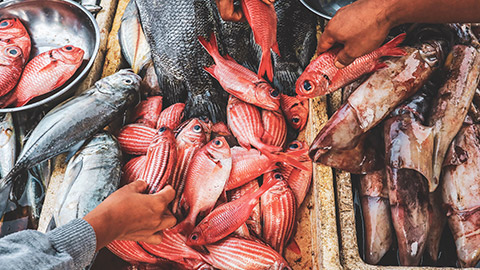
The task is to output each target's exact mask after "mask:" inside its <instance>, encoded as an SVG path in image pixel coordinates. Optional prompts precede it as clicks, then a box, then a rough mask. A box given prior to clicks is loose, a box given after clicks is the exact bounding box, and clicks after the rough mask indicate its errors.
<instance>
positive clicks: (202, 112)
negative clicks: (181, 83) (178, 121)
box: [185, 89, 226, 123]
mask: <svg viewBox="0 0 480 270" xmlns="http://www.w3.org/2000/svg"><path fill="white" fill-rule="evenodd" d="M212 90H213V89H212ZM225 107H226V100H224V99H223V98H222V97H221V96H220V95H219V94H218V93H216V92H213V91H209V90H206V91H205V93H203V94H199V95H194V94H193V93H192V92H189V93H188V98H187V102H186V103H185V115H186V116H187V117H188V118H194V117H204V116H206V117H208V118H209V119H211V120H212V122H214V123H216V122H219V121H225V120H226V117H225V110H224V109H222V108H225Z"/></svg>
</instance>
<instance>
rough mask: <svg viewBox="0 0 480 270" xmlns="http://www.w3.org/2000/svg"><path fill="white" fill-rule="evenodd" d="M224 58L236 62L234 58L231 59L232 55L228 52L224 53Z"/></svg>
mask: <svg viewBox="0 0 480 270" xmlns="http://www.w3.org/2000/svg"><path fill="white" fill-rule="evenodd" d="M224 58H225V59H227V60H228V61H234V62H235V63H237V61H235V59H233V57H231V56H230V55H229V54H226V55H225V56H224Z"/></svg>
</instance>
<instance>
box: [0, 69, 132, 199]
mask: <svg viewBox="0 0 480 270" xmlns="http://www.w3.org/2000/svg"><path fill="white" fill-rule="evenodd" d="M139 86H140V77H139V76H138V75H136V74H135V73H133V72H131V71H129V70H121V71H119V72H117V73H115V74H113V75H111V76H108V77H106V78H103V79H101V80H99V81H98V82H96V83H95V85H94V86H93V87H92V88H90V89H89V90H87V91H86V92H84V93H83V94H81V95H79V96H76V97H73V98H71V99H69V100H67V101H65V102H63V103H61V104H59V105H58V106H57V107H55V108H53V109H52V110H51V111H50V112H48V113H47V115H45V117H44V118H43V119H42V120H41V121H40V123H38V125H37V127H36V128H35V129H34V130H33V131H32V133H31V135H30V136H29V139H28V141H27V142H26V143H25V146H24V148H23V149H22V152H21V153H20V155H19V158H18V160H17V162H16V164H15V167H14V168H13V169H12V170H11V171H10V172H9V174H8V175H7V176H6V177H4V178H3V179H2V180H1V182H0V190H3V189H4V188H5V186H6V185H7V184H8V183H10V182H11V181H13V180H14V179H15V177H16V176H17V175H19V174H20V173H21V172H22V171H23V170H25V169H29V168H31V167H33V166H35V165H36V164H38V163H40V162H42V161H44V160H47V159H50V158H52V157H54V156H56V155H58V154H60V153H63V152H66V151H68V150H69V149H71V148H72V147H73V146H76V145H77V144H79V143H81V142H82V141H84V140H86V139H88V138H90V137H91V136H92V135H94V134H96V133H97V132H98V131H100V130H101V129H102V128H104V127H105V126H106V125H107V124H108V123H110V122H111V121H112V120H113V119H115V118H116V117H118V116H119V115H121V114H122V113H123V112H124V111H125V110H126V109H127V108H128V106H130V105H131V104H132V103H133V101H134V99H135V96H136V93H137V91H138V89H139ZM19 184H22V183H21V182H20V183H19Z"/></svg>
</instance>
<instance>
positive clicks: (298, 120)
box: [280, 94, 308, 130]
mask: <svg viewBox="0 0 480 270" xmlns="http://www.w3.org/2000/svg"><path fill="white" fill-rule="evenodd" d="M280 106H281V108H282V111H283V114H284V115H285V118H286V119H287V121H288V123H289V124H290V126H292V127H293V128H294V129H296V130H302V129H303V128H305V126H306V124H307V120H308V100H303V101H301V100H300V99H298V98H297V97H291V96H287V95H283V94H282V95H280Z"/></svg>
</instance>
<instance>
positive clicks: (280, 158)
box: [266, 152, 308, 171]
mask: <svg viewBox="0 0 480 270" xmlns="http://www.w3.org/2000/svg"><path fill="white" fill-rule="evenodd" d="M266 156H270V157H271V159H273V160H275V161H276V162H283V163H286V164H288V165H291V166H293V167H295V168H297V169H300V170H304V171H308V169H307V167H305V165H303V164H302V162H301V161H300V160H299V159H300V158H301V156H300V155H298V154H296V152H290V153H284V152H280V153H276V154H266Z"/></svg>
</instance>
